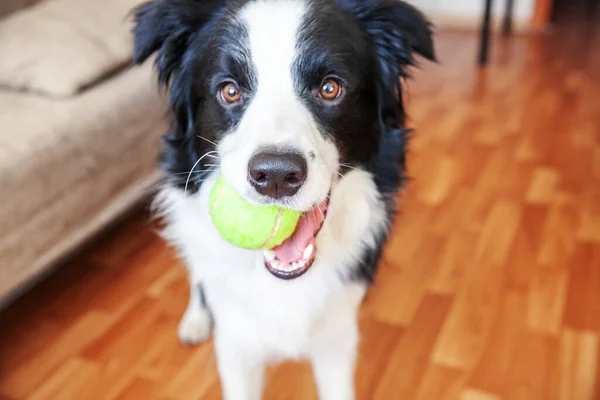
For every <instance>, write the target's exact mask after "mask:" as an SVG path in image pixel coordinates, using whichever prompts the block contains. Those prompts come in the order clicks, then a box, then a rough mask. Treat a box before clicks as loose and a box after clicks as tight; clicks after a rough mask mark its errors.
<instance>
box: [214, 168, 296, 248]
mask: <svg viewBox="0 0 600 400" xmlns="http://www.w3.org/2000/svg"><path fill="white" fill-rule="evenodd" d="M209 204H210V216H211V218H212V222H213V224H214V225H215V227H216V228H217V231H219V233H220V234H221V236H223V238H224V239H225V240H227V241H228V242H230V243H232V244H234V245H235V246H238V247H241V248H243V249H248V250H255V249H264V250H271V249H273V248H274V247H276V246H279V245H280V244H281V243H283V242H284V241H285V240H286V239H287V238H289V237H290V236H292V234H293V233H294V230H295V229H296V225H297V224H298V220H299V219H300V213H299V212H297V211H294V210H290V209H285V208H281V207H278V206H263V205H257V204H252V203H249V202H247V201H246V200H244V199H243V198H242V197H241V196H239V195H238V194H237V193H236V192H235V191H234V190H233V188H232V187H231V186H229V184H228V183H227V182H226V181H225V179H224V178H223V177H219V178H218V179H217V181H216V182H215V185H214V186H213V188H212V189H211V192H210V196H209Z"/></svg>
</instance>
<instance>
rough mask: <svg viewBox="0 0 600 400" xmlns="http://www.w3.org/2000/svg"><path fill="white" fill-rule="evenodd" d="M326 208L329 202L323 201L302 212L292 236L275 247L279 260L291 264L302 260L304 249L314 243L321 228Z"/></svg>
mask: <svg viewBox="0 0 600 400" xmlns="http://www.w3.org/2000/svg"><path fill="white" fill-rule="evenodd" d="M326 208H327V204H326V203H323V204H321V205H320V206H319V207H315V208H313V209H312V210H310V211H307V212H305V213H304V214H302V216H301V217H300V220H299V221H298V225H297V226H296V230H295V231H294V233H293V234H292V236H290V237H289V238H288V239H287V240H286V241H285V242H283V243H282V244H281V245H279V246H277V247H275V248H274V249H273V251H274V252H275V257H277V259H278V260H279V261H281V262H285V263H288V264H291V263H293V262H296V261H300V260H302V257H303V255H304V250H305V249H306V247H307V246H308V245H310V244H314V240H315V235H316V234H317V232H319V229H321V225H322V224H323V220H324V219H325V211H326Z"/></svg>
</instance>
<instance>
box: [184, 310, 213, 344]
mask: <svg viewBox="0 0 600 400" xmlns="http://www.w3.org/2000/svg"><path fill="white" fill-rule="evenodd" d="M211 325H212V321H211V318H210V314H209V313H208V312H207V311H206V310H194V311H192V312H190V311H189V310H188V311H186V313H185V314H184V316H183V318H182V319H181V322H180V323H179V329H178V335H179V340H180V341H181V343H183V344H186V345H194V344H198V343H201V342H203V341H205V340H206V339H208V337H209V336H210V330H211Z"/></svg>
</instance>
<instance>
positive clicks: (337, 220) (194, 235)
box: [157, 170, 386, 360]
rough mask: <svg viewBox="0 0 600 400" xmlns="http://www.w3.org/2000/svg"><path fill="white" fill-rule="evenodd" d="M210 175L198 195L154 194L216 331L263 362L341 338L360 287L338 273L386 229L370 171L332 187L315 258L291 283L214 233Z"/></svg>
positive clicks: (257, 257)
mask: <svg viewBox="0 0 600 400" xmlns="http://www.w3.org/2000/svg"><path fill="white" fill-rule="evenodd" d="M215 178H216V177H215V176H212V177H211V178H209V179H208V180H207V181H206V182H204V184H203V186H202V188H201V190H200V191H199V192H198V193H197V194H194V195H185V194H183V193H182V192H181V191H179V190H176V189H171V188H167V189H164V190H163V191H162V192H161V194H160V196H159V197H158V199H157V200H158V203H157V204H158V206H159V210H160V211H161V213H162V215H163V216H164V217H165V219H166V223H167V226H166V229H165V231H164V235H165V237H166V239H167V240H169V241H170V242H171V243H172V244H174V245H175V246H176V248H177V249H178V250H179V252H180V254H181V256H182V258H183V259H184V260H185V262H186V265H187V267H188V268H189V270H190V276H191V280H192V282H193V283H194V284H199V283H201V284H202V286H203V288H204V290H205V294H206V299H207V302H208V305H209V308H210V310H211V311H212V313H213V317H214V320H215V335H216V336H221V337H226V338H227V340H228V341H229V342H230V343H235V345H236V347H237V350H238V351H240V352H243V353H244V354H246V355H247V356H250V357H252V358H262V359H265V360H271V359H279V358H298V357H305V356H309V355H310V353H311V352H313V351H316V350H315V349H316V348H318V347H320V346H324V343H323V342H324V341H326V340H327V339H326V338H327V337H330V336H332V335H337V334H339V335H342V336H343V334H344V333H343V332H337V331H339V330H343V329H348V328H347V327H345V326H344V325H345V324H346V323H347V322H348V321H354V320H355V317H356V315H355V314H356V310H357V308H358V306H359V304H360V301H361V300H362V297H363V295H364V292H365V286H364V285H363V284H360V283H352V282H349V281H348V280H347V279H344V278H345V277H347V276H348V275H349V274H350V272H351V270H352V268H354V267H355V265H356V262H357V260H358V259H359V258H360V257H361V255H362V254H363V252H364V251H365V250H366V249H367V248H368V247H372V246H375V244H376V238H377V235H378V234H379V233H380V231H381V230H382V229H384V227H385V221H386V216H385V210H384V205H383V202H382V201H381V199H380V198H379V195H378V192H377V190H376V188H375V185H374V183H373V180H372V177H371V175H370V174H368V173H366V172H363V171H359V170H355V171H352V172H350V173H348V174H347V175H346V176H345V177H344V178H343V179H341V180H340V181H339V182H338V183H337V184H336V185H335V187H334V189H333V191H332V195H331V203H330V207H329V212H328V215H327V218H326V220H325V223H324V225H323V228H322V230H321V232H320V233H319V235H318V237H317V241H316V246H317V260H316V261H315V264H314V265H313V266H312V267H311V269H310V270H309V271H308V272H307V273H306V274H305V275H303V276H301V277H300V278H297V279H295V280H292V281H284V280H280V279H278V278H276V277H274V276H273V275H271V274H270V273H269V272H268V271H267V269H266V268H265V266H264V260H263V256H262V253H261V252H258V251H248V250H243V249H239V248H236V247H234V246H232V245H231V244H229V243H228V242H226V241H225V240H224V239H223V238H221V237H220V236H219V234H218V233H217V231H216V229H215V228H214V226H213V225H212V222H211V221H210V217H209V214H208V211H207V210H208V193H209V192H210V188H211V187H212V184H213V182H214V180H215ZM348 334H349V335H350V336H352V335H353V332H348Z"/></svg>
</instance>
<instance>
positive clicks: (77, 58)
mask: <svg viewBox="0 0 600 400" xmlns="http://www.w3.org/2000/svg"><path fill="white" fill-rule="evenodd" d="M140 2H141V1H140V0H102V1H99V0H48V1H44V2H42V3H39V4H36V5H35V6H33V7H29V8H26V9H23V10H21V11H18V12H15V13H13V14H11V15H9V16H7V17H5V18H3V19H2V20H0V85H1V86H5V87H10V88H13V89H18V90H30V91H36V92H43V93H45V94H46V95H51V96H69V95H73V94H76V93H78V92H80V91H81V90H82V88H84V87H86V86H89V85H91V84H93V83H94V82H97V81H98V80H100V79H101V78H103V77H104V76H106V75H107V74H109V73H111V72H113V71H115V70H117V69H119V68H120V67H122V66H123V65H125V64H127V63H128V62H129V61H130V60H131V58H132V53H133V45H132V35H131V22H130V18H129V16H130V13H131V10H132V9H133V8H134V7H135V6H136V5H138V4H139V3H140Z"/></svg>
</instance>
